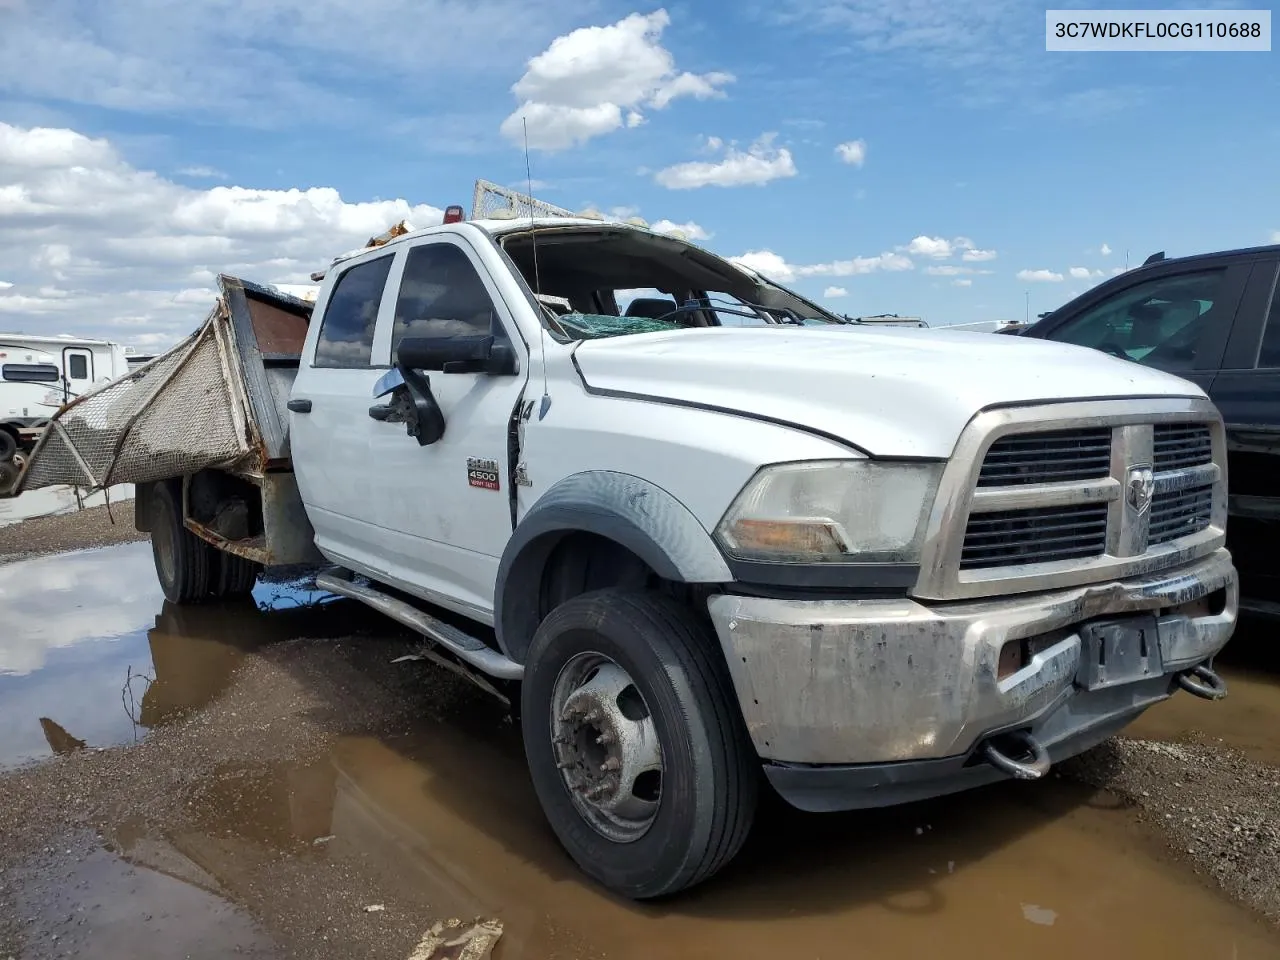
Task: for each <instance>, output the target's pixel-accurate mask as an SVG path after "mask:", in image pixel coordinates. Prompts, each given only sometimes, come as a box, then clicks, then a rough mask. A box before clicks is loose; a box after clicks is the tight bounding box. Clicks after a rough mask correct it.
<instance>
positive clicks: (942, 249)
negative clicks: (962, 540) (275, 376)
mask: <svg viewBox="0 0 1280 960" xmlns="http://www.w3.org/2000/svg"><path fill="white" fill-rule="evenodd" d="M1166 5H1167V4H1166ZM1218 5H1219V6H1221V4H1218ZM1126 6H1127V5H1126ZM1197 6H1204V4H1198V5H1197ZM1275 58H1276V54H1275V53H1249V54H1245V53H1192V54H1167V53H1132V54H1128V53H1109V54H1069V53H1047V52H1045V50H1044V8H1043V7H1041V6H1036V5H1032V4H1026V3H1017V2H1012V0H995V2H990V3H984V4H980V5H971V6H969V7H966V6H964V5H957V4H954V3H948V2H942V0H897V2H892V0H818V2H808V0H777V2H774V3H771V4H766V3H763V2H756V0H750V2H747V3H735V4H727V3H701V4H696V5H695V4H691V3H672V4H667V5H665V6H657V5H651V6H637V5H635V4H634V3H630V2H622V3H619V2H614V0H588V2H581V0H574V2H572V3H571V2H568V0H547V2H545V3H541V4H537V5H532V4H527V3H524V2H516V0H470V2H455V0H366V2H364V3H351V2H349V0H343V2H339V0H205V2H202V3H193V4H190V5H186V6H183V5H178V4H173V3H169V2H166V0H130V2H120V3H116V4H102V3H97V2H89V0H39V2H37V0H0V124H3V126H0V329H10V330H12V329H22V330H26V331H28V332H65V331H73V332H77V333H87V334H93V335H105V336H110V337H112V338H113V339H121V340H124V341H125V342H135V343H138V344H139V345H143V346H152V347H159V346H162V345H164V344H166V343H169V342H172V341H173V340H174V339H175V338H176V337H178V336H181V335H182V334H183V333H185V332H187V331H188V330H190V329H191V328H192V327H193V326H194V325H195V324H197V323H198V322H199V321H200V319H202V316H203V312H204V310H205V308H206V306H207V304H208V302H209V296H210V293H209V292H210V291H211V289H212V280H213V277H214V276H215V275H216V273H217V272H219V271H224V270H225V271H228V272H239V273H241V274H243V275H245V276H248V277H251V278H254V279H259V280H263V281H266V282H275V283H280V284H292V285H296V284H300V283H303V282H305V280H306V274H307V273H309V272H310V270H312V269H317V268H319V267H322V266H323V265H324V263H325V261H326V260H327V258H328V257H329V256H330V255H332V254H334V253H337V252H340V251H342V250H344V249H347V248H349V247H350V246H352V245H354V244H358V243H360V242H362V241H363V240H364V239H366V238H367V237H368V236H369V235H371V234H373V233H377V232H379V231H381V230H382V229H385V227H386V226H389V225H390V224H391V223H392V222H394V221H395V220H396V219H399V217H401V216H406V215H407V216H410V219H411V221H412V222H414V223H415V224H416V225H426V223H427V222H429V221H430V220H431V218H432V217H434V216H438V211H439V209H440V208H442V207H444V206H445V205H447V204H450V203H464V204H466V205H468V206H469V204H470V196H471V187H472V183H473V181H474V180H475V179H476V178H477V177H484V178H487V179H492V180H496V181H499V182H503V183H508V184H513V185H519V184H521V183H523V180H524V155H523V152H522V150H521V148H520V145H519V142H518V141H519V137H518V136H516V137H514V138H513V137H512V136H510V134H512V133H518V131H519V127H520V123H519V120H520V117H521V116H524V117H525V118H526V119H527V121H528V124H529V136H530V141H531V144H532V145H533V148H534V149H533V150H532V151H531V161H532V167H533V176H534V178H535V180H536V181H537V187H536V189H535V191H534V192H535V193H536V194H538V195H539V196H542V197H545V199H547V200H549V201H552V202H554V203H557V204H560V205H563V206H568V207H571V208H574V209H580V208H583V207H586V206H588V205H590V206H594V207H596V208H598V209H601V210H604V211H615V212H620V213H628V214H629V213H632V212H635V213H638V214H639V215H640V216H642V217H644V218H646V219H648V220H649V221H651V222H653V221H658V220H668V221H672V222H674V223H677V224H689V223H692V224H694V225H695V226H694V227H691V228H689V229H690V230H691V232H692V233H694V234H695V236H696V237H698V238H699V239H700V242H704V243H705V244H706V245H708V246H710V247H711V248H712V249H715V250H716V251H717V252H720V253H723V254H725V255H728V256H743V257H745V258H746V260H747V262H751V263H753V264H755V265H759V266H761V267H762V268H764V269H765V271H766V272H770V273H773V274H774V275H776V277H777V279H780V280H784V281H788V282H791V283H792V284H793V285H794V286H796V287H797V288H798V289H801V290H802V291H804V292H806V293H808V294H810V295H813V296H816V297H818V298H819V299H823V300H824V301H825V302H827V303H828V304H829V305H830V306H832V307H834V308H836V309H838V310H841V311H843V312H847V313H851V314H867V313H881V312H896V313H902V314H913V315H923V316H924V317H925V318H926V319H927V320H928V321H929V322H930V323H931V324H933V325H941V324H946V323H952V322H964V321H976V320H989V319H998V318H1017V319H1020V318H1021V317H1022V316H1023V313H1024V310H1025V309H1026V301H1025V296H1026V293H1027V292H1028V291H1029V292H1030V309H1031V312H1032V313H1033V314H1034V313H1036V312H1039V311H1042V310H1047V309H1050V308H1052V307H1055V306H1057V305H1059V304H1060V303H1062V302H1064V301H1065V300H1066V299H1068V298H1069V297H1070V296H1071V295H1072V294H1074V293H1079V292H1081V291H1083V290H1085V289H1087V288H1088V287H1089V286H1091V285H1092V284H1094V283H1097V282H1098V280H1099V279H1100V278H1102V277H1103V276H1106V275H1109V274H1110V273H1111V272H1113V271H1114V270H1116V269H1118V268H1121V267H1123V264H1124V257H1125V251H1126V250H1128V251H1129V257H1130V262H1131V263H1132V264H1135V265H1136V264H1137V263H1140V262H1141V261H1142V259H1144V258H1145V257H1146V256H1147V255H1148V254H1149V253H1152V252H1154V251H1155V250H1160V249H1163V250H1166V251H1168V253H1169V254H1170V255H1178V254H1183V253H1191V252H1198V251H1204V250H1210V249H1216V248H1223V247H1234V246H1248V245H1253V244H1258V243H1265V242H1268V241H1270V240H1271V239H1272V237H1273V236H1275V235H1276V234H1277V231H1280V202H1278V201H1280V186H1278V185H1277V178H1276V176H1275V157H1276V156H1277V155H1280V114H1278V113H1277V112H1276V111H1275V110H1274V109H1273V108H1272V107H1271V106H1270V105H1272V104H1274V103H1275V102H1276V100H1277V92H1278V90H1277V88H1278V86H1280V65H1278V64H1277V61H1276V59H1275ZM841 145H844V149H843V152H842V151H841V149H840V148H841ZM237 188H239V189H237ZM704 235H705V239H701V238H702V237H703V236H704ZM1104 245H1105V248H1106V249H1107V250H1109V251H1110V252H1109V253H1104V252H1103V251H1104ZM829 290H830V291H832V292H830V293H828V292H827V291H829ZM836 290H841V291H844V293H843V295H841V294H839V293H837V292H835V291H836Z"/></svg>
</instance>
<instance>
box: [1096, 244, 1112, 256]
mask: <svg viewBox="0 0 1280 960" xmlns="http://www.w3.org/2000/svg"><path fill="white" fill-rule="evenodd" d="M1098 252H1099V253H1100V254H1102V255H1103V256H1104V257H1109V256H1111V247H1109V246H1108V245H1107V244H1105V243H1104V244H1103V245H1102V246H1101V247H1099V248H1098Z"/></svg>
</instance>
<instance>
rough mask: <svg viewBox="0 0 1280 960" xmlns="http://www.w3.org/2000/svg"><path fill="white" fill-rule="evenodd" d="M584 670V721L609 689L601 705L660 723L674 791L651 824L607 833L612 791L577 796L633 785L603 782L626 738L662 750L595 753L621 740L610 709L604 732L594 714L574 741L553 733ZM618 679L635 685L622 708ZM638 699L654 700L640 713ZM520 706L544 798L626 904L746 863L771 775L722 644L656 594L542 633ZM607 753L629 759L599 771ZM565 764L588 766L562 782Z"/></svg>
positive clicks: (567, 837) (595, 608) (579, 859)
mask: <svg viewBox="0 0 1280 960" xmlns="http://www.w3.org/2000/svg"><path fill="white" fill-rule="evenodd" d="M601 656H603V658H605V659H607V661H610V663H608V664H604V665H601V666H597V667H595V668H592V666H591V664H592V663H594V662H595V661H593V660H592V658H599V657H601ZM584 658H585V659H584ZM579 664H581V665H582V668H583V669H585V670H586V673H585V676H586V677H587V678H588V679H587V680H586V682H585V683H584V684H582V685H581V686H579V687H576V688H574V690H575V694H573V695H570V696H569V698H568V701H566V702H567V703H568V704H569V709H570V712H571V713H572V712H573V710H575V709H577V710H579V711H580V710H581V704H582V703H583V701H582V700H581V699H579V700H578V701H577V702H576V704H575V703H574V702H573V701H574V696H575V695H577V694H581V693H582V691H584V690H587V689H588V688H591V687H593V686H594V685H595V684H596V683H597V682H601V683H603V684H604V687H605V688H608V696H606V697H604V698H602V699H600V700H599V702H600V703H604V704H607V703H608V701H609V700H610V699H612V701H613V702H614V703H615V704H616V705H617V706H618V708H619V710H618V712H619V713H622V712H624V710H625V711H626V712H627V713H628V715H630V714H631V713H635V714H636V715H640V714H647V717H646V718H645V719H644V720H643V721H641V722H642V723H645V724H648V723H651V724H652V726H651V727H650V728H648V729H652V730H653V731H655V732H656V736H657V742H658V743H659V744H660V756H661V767H662V769H661V771H660V773H659V780H660V783H661V789H660V792H659V793H658V794H657V799H656V807H655V808H654V809H655V810H656V812H654V813H653V814H652V817H651V819H650V820H649V821H648V822H647V825H646V826H643V827H639V826H636V825H635V824H634V823H633V822H632V821H626V822H625V824H624V825H622V826H619V825H617V824H615V823H613V822H603V825H602V820H604V819H605V818H604V815H602V814H600V813H599V811H598V809H597V808H596V807H595V806H593V805H592V803H591V801H589V800H588V799H587V797H588V795H589V794H590V793H591V792H592V791H594V790H597V789H600V783H601V780H600V779H597V780H596V781H594V782H595V786H591V787H589V788H588V789H586V790H584V789H582V782H583V781H582V780H581V779H579V780H578V787H579V789H577V790H573V789H571V787H570V785H569V782H568V778H570V777H575V778H580V777H583V776H585V777H591V776H597V777H598V778H608V777H609V776H617V777H619V778H621V777H622V776H623V775H624V773H625V771H626V770H627V769H628V768H626V767H623V768H622V771H623V772H621V773H605V772H604V771H605V770H606V769H610V768H608V764H611V763H615V762H618V761H617V760H616V759H615V758H616V757H618V756H619V755H626V754H627V751H626V750H625V749H623V748H622V747H621V742H620V741H621V740H623V739H625V741H626V742H627V743H631V744H634V743H637V742H638V743H640V744H642V745H644V746H645V747H647V748H648V749H652V747H649V746H648V742H647V740H646V738H645V737H643V736H642V737H639V738H638V739H637V738H636V737H634V736H631V737H626V738H615V740H613V741H610V745H608V746H604V747H600V748H599V749H598V750H593V748H592V747H591V746H590V744H591V742H593V741H594V742H595V743H597V744H598V743H600V742H601V741H600V740H596V738H595V734H596V733H600V732H601V730H606V731H607V730H609V729H611V728H610V723H611V720H610V713H609V708H608V707H607V706H606V707H605V716H604V719H603V720H600V721H599V723H600V724H601V725H600V726H592V725H591V719H592V716H595V717H596V718H599V717H600V712H599V710H597V709H594V708H593V710H592V712H589V713H587V714H586V719H585V720H583V719H582V718H581V717H580V716H578V715H576V714H575V716H574V722H575V723H578V724H579V725H580V726H579V727H577V728H575V729H574V732H573V733H572V734H569V733H567V732H566V727H565V725H564V724H561V725H560V726H559V727H558V728H557V729H556V730H554V731H553V723H554V721H553V716H554V715H555V714H556V713H557V712H559V711H557V710H556V707H555V705H556V704H558V703H560V702H561V691H562V690H564V689H566V684H568V685H571V684H569V683H568V681H569V680H570V679H571V678H572V676H573V675H574V671H575V670H577V669H578V666H577V665H579ZM615 667H617V668H621V670H622V671H624V672H625V673H624V676H625V678H626V680H629V681H630V682H631V685H632V687H629V688H626V689H624V690H623V693H622V695H620V696H613V695H612V689H613V688H612V687H609V686H608V684H609V681H600V678H601V677H602V676H607V677H609V678H617V677H618V673H617V671H616V670H614V668H615ZM632 688H634V690H635V691H638V693H639V695H640V697H641V701H640V703H639V709H638V711H637V710H636V709H635V701H634V697H633V695H632ZM520 699H521V728H522V730H523V734H524V746H525V755H526V759H527V761H528V764H529V771H530V775H531V777H532V780H533V786H534V790H535V791H536V793H537V795H538V800H539V802H540V803H541V805H542V809H543V813H544V814H545V815H546V817H547V820H548V821H549V822H550V824H551V828H552V830H553V831H554V832H555V834H556V836H557V837H558V838H559V840H560V843H561V845H562V846H564V848H565V850H566V851H567V852H568V854H569V855H570V856H571V857H572V858H573V859H574V861H575V862H576V863H577V864H578V866H579V867H580V868H581V869H582V870H583V872H584V873H586V874H587V875H588V876H590V877H592V878H593V879H594V880H596V881H597V882H599V883H600V884H602V885H603V886H605V887H606V888H608V889H609V890H611V891H613V892H615V893H618V894H621V895H622V896H625V897H629V898H631V899H634V900H645V899H651V898H654V897H661V896H665V895H668V894H672V893H676V892H677V891H680V890H683V889H685V888H687V887H691V886H693V885H695V884H697V883H701V882H702V881H704V880H706V879H708V878H709V877H711V876H712V875H713V874H715V873H716V872H717V871H718V870H720V869H721V868H722V867H724V866H725V865H726V864H727V863H728V862H729V861H730V860H731V859H733V857H734V855H735V854H737V852H738V850H739V849H740V848H741V846H742V843H743V841H744V840H745V839H746V837H747V833H748V832H749V830H750V828H751V823H752V819H753V817H754V814H755V807H756V801H757V794H758V788H759V763H758V760H757V758H756V756H755V752H754V750H753V748H752V746H751V743H750V741H749V739H748V738H747V733H746V729H745V727H744V725H743V723H742V718H741V714H740V713H739V712H738V706H737V701H736V698H735V695H734V693H733V687H732V684H731V682H730V680H729V677H728V672H727V670H726V668H725V665H724V663H723V662H722V660H721V658H720V651H719V644H718V643H717V642H716V640H715V638H714V637H713V636H712V635H711V634H710V633H709V631H708V630H707V629H706V628H705V627H704V626H703V625H702V624H701V623H700V622H699V621H698V620H697V619H696V618H695V617H694V616H693V615H692V613H691V612H690V611H689V610H688V609H687V608H685V607H683V606H681V605H680V604H678V603H677V602H676V601H674V600H672V599H669V598H667V597H665V596H662V595H659V594H656V593H649V592H641V591H634V590H622V589H617V588H611V589H608V590H599V591H595V592H593V593H588V594H583V595H582V596H579V597H575V598H574V599H572V600H569V601H567V602H566V603H564V604H563V605H562V606H560V607H557V608H556V609H555V610H553V611H552V613H551V614H550V615H549V616H547V618H546V619H545V620H544V621H543V622H542V624H541V626H539V628H538V630H537V632H536V633H535V634H534V637H533V642H532V644H531V645H530V648H529V655H528V657H527V659H526V662H525V674H524V679H523V683H522V689H521V698H520ZM624 700H625V701H627V707H626V708H624V706H623V704H624ZM632 722H634V721H632ZM625 728H626V727H625V723H624V729H625ZM584 729H585V731H587V732H586V735H585V736H583V732H584ZM557 735H558V736H559V737H560V739H559V740H557V739H556V737H557ZM651 739H652V738H651V737H650V738H648V740H651ZM600 751H617V752H610V753H609V754H608V757H609V759H607V760H603V762H600V763H598V764H596V765H593V762H590V761H600V760H601V759H602V757H601V755H600ZM566 758H580V759H581V758H589V760H588V759H584V760H583V762H582V763H581V765H574V766H572V767H571V768H570V769H567V770H564V772H562V767H561V764H567V763H568V760H567V759H566ZM611 769H612V770H613V771H617V770H619V768H618V767H613V768H611ZM632 769H635V768H634V766H633V767H632ZM592 770H597V771H599V773H598V774H594V773H591V772H590V771H592ZM584 771H586V772H585V773H584ZM646 775H647V774H646ZM652 782H653V781H652V779H650V781H649V782H648V785H649V788H650V789H651V787H652ZM634 783H635V784H636V789H635V790H632V791H630V792H629V793H628V794H627V797H628V799H627V800H626V801H625V803H626V804H633V803H635V801H634V800H633V799H631V798H638V797H640V796H641V791H640V789H639V788H640V786H641V784H642V779H641V778H634ZM614 794H615V795H619V796H620V795H621V792H620V791H616V790H615V791H614ZM584 805H585V806H584ZM638 805H641V806H642V805H643V804H638ZM584 811H585V812H584ZM593 821H594V822H593ZM611 834H612V835H611Z"/></svg>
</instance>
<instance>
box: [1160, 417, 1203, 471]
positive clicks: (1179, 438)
mask: <svg viewBox="0 0 1280 960" xmlns="http://www.w3.org/2000/svg"><path fill="white" fill-rule="evenodd" d="M1153 442H1154V447H1155V450H1154V460H1155V468H1156V470H1157V471H1162V470H1180V469H1182V468H1183V467H1196V466H1199V465H1200V464H1203V463H1212V462H1213V438H1212V435H1211V434H1210V433H1209V427H1208V425H1207V424H1203V423H1160V424H1156V428H1155V436H1154V440H1153Z"/></svg>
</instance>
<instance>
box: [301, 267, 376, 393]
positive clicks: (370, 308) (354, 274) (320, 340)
mask: <svg viewBox="0 0 1280 960" xmlns="http://www.w3.org/2000/svg"><path fill="white" fill-rule="evenodd" d="M394 258H395V254H394V253H387V254H384V255H383V256H381V257H377V258H376V259H373V260H365V261H364V262H362V263H357V264H356V265H355V266H353V267H348V268H347V269H346V270H344V271H343V272H342V274H341V275H340V276H339V277H338V279H337V280H336V281H335V282H334V287H333V291H332V292H331V293H330V294H329V300H328V303H327V304H326V305H325V308H324V315H323V316H322V317H321V318H320V332H319V334H318V335H317V337H316V352H315V357H314V359H313V360H312V366H315V367H330V368H358V369H363V368H368V367H370V366H372V359H373V334H374V327H375V326H376V324H377V321H378V307H379V306H380V305H381V303H382V293H383V290H384V289H385V287H386V284H387V274H388V273H389V272H390V270H391V262H392V260H393V259H394Z"/></svg>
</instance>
